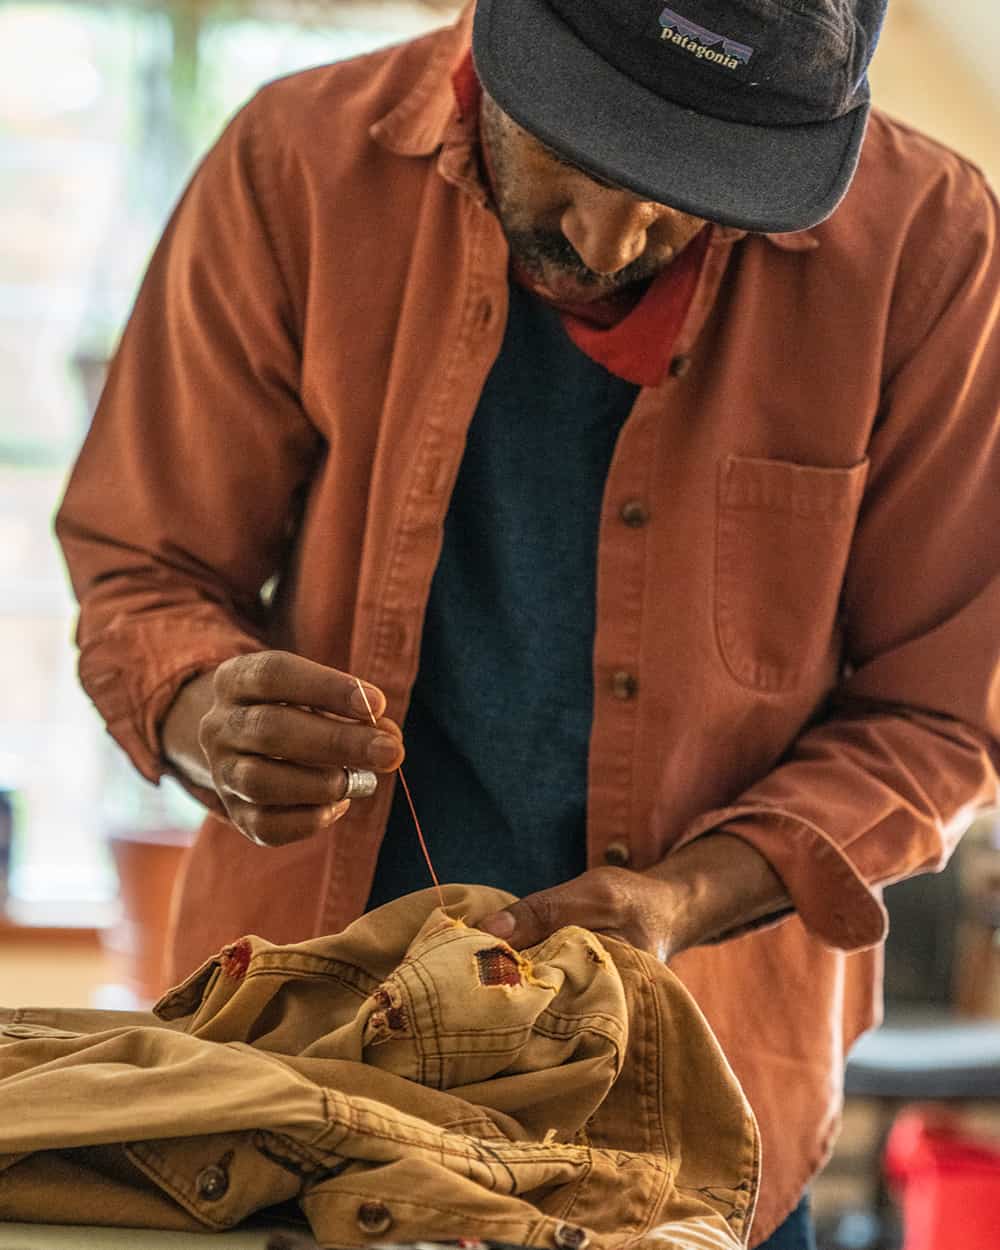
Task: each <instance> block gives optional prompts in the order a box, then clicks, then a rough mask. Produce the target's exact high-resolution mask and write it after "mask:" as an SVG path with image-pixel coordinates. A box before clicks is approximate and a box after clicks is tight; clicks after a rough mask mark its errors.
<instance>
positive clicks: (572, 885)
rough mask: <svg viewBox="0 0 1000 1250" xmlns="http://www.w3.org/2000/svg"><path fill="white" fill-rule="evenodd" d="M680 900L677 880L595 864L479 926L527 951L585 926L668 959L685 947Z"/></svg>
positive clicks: (499, 913) (529, 896)
mask: <svg viewBox="0 0 1000 1250" xmlns="http://www.w3.org/2000/svg"><path fill="white" fill-rule="evenodd" d="M678 903H679V899H678V895H677V891H676V890H675V889H674V887H673V885H672V884H668V883H666V882H663V881H656V880H654V879H653V878H651V877H644V876H642V875H640V874H639V873H637V872H630V871H629V870H628V869H626V868H591V869H590V870H589V871H587V872H585V873H582V874H581V875H580V876H579V877H574V878H573V879H572V880H571V881H566V882H564V883H563V884H562V885H557V886H553V887H552V889H549V890H539V891H538V893H537V894H529V895H528V896H527V897H525V898H522V899H521V900H520V901H519V902H516V903H512V904H511V905H510V907H508V908H506V909H505V910H504V911H498V912H494V913H493V914H492V915H491V916H487V917H486V919H485V920H482V921H480V922H479V923H478V924H477V926H476V927H477V928H478V929H483V930H485V931H486V932H487V933H492V934H493V935H494V936H495V937H499V938H503V940H504V941H505V942H509V943H510V945H511V946H513V947H514V948H515V949H516V950H523V949H524V948H525V947H528V946H534V945H536V944H537V943H538V942H542V941H544V940H545V938H547V937H548V936H549V935H550V934H552V933H555V932H556V930H557V929H561V928H562V927H563V926H564V925H569V924H575V925H581V926H582V927H583V928H585V929H591V930H593V931H594V932H595V933H598V934H600V933H606V934H609V935H610V936H612V937H617V938H622V939H623V940H624V941H626V942H629V943H630V944H631V945H632V946H637V947H639V948H640V949H641V950H644V951H648V952H649V953H650V954H651V955H655V956H656V958H657V959H662V960H664V961H665V960H667V959H669V958H670V957H671V956H672V955H675V954H676V953H677V951H678V950H679V949H680V945H679V942H678V943H677V944H675V933H674V926H673V924H672V922H673V921H674V920H675V919H679V917H676V915H675V914H676V912H677V910H678ZM679 936H680V935H679V934H677V935H676V938H677V939H679Z"/></svg>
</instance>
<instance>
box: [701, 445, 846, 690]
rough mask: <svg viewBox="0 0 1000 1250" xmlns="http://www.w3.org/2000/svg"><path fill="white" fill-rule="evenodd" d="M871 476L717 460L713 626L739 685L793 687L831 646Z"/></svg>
mask: <svg viewBox="0 0 1000 1250" xmlns="http://www.w3.org/2000/svg"><path fill="white" fill-rule="evenodd" d="M867 475H868V460H867V459H864V460H862V461H860V462H859V463H858V464H855V465H852V466H850V467H849V468H846V469H828V468H821V467H818V466H815V465H802V464H793V463H791V462H790V461H787V460H757V459H751V458H749V457H744V456H728V457H727V458H726V459H725V460H724V461H723V462H722V464H721V465H720V466H719V502H718V515H717V528H716V568H715V625H716V635H717V638H718V645H719V650H720V652H721V654H722V658H723V660H724V661H725V664H726V667H727V668H728V670H729V672H730V673H731V674H732V676H733V677H734V678H735V679H736V680H737V681H738V682H739V683H740V685H742V686H746V687H748V688H750V689H752V690H763V691H768V692H773V693H780V692H784V691H790V690H794V689H795V688H796V687H797V686H798V684H799V682H800V681H801V679H802V676H803V674H805V673H808V672H811V671H813V670H814V669H815V668H816V666H817V665H818V664H820V663H821V662H822V660H823V658H824V656H825V655H827V653H828V651H829V647H830V642H831V637H832V633H833V629H834V623H835V620H836V615H837V604H838V601H839V598H840V591H841V584H842V581H843V577H844V569H845V567H846V565H847V556H848V552H849V550H850V545H851V537H852V535H853V533H854V525H855V521H856V519H857V514H858V508H859V506H860V504H861V497H862V494H863V492H864V486H865V479H866V477H867Z"/></svg>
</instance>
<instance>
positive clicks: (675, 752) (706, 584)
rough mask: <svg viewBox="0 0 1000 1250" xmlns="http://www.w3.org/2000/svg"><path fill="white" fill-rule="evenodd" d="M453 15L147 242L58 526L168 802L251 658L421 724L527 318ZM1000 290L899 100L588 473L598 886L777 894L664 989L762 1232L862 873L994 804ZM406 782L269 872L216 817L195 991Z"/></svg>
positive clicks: (206, 840)
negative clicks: (789, 908)
mask: <svg viewBox="0 0 1000 1250" xmlns="http://www.w3.org/2000/svg"><path fill="white" fill-rule="evenodd" d="M468 24H469V15H468V13H467V14H466V15H465V16H464V17H463V18H462V19H461V20H460V22H459V23H458V25H457V26H456V27H454V28H452V29H450V30H448V31H445V32H441V33H437V34H434V35H431V36H428V37H425V38H423V39H420V40H417V41H415V42H412V43H409V44H405V45H403V46H401V47H398V48H395V49H392V50H388V51H384V52H380V53H377V54H375V55H372V56H368V57H364V58H361V59H358V60H354V61H349V62H345V63H342V64H339V65H335V66H332V67H324V68H321V69H317V70H311V71H308V72H306V73H302V74H298V75H293V76H292V77H289V78H286V79H284V80H282V81H280V82H278V83H275V84H273V85H271V86H269V87H267V88H265V89H264V90H263V91H262V92H261V93H260V94H259V95H258V96H257V97H256V98H255V99H254V100H253V101H252V102H251V103H250V104H249V105H248V106H247V107H246V108H245V109H244V110H243V111H242V112H241V113H240V114H239V115H238V116H237V117H236V119H235V120H234V121H233V123H232V124H231V125H230V126H229V128H228V130H227V131H226V133H225V134H224V135H223V137H222V139H221V140H220V141H219V143H218V144H217V145H216V146H215V148H214V149H213V151H212V152H211V153H210V154H209V156H208V157H207V159H206V161H205V162H204V164H203V165H202V167H201V169H200V170H199V172H198V173H197V175H196V177H195V179H194V181H193V183H192V185H191V187H190V188H189V190H188V191H187V193H186V195H185V196H184V198H183V200H182V202H181V203H180V205H179V207H178V209H177V211H176V213H175V215H174V217H173V219H172V221H171V223H170V225H169V227H168V229H167V231H166V233H165V235H164V238H163V240H162V242H161V244H160V246H159V248H158V250H157V252H156V254H155V256H154V258H153V261H152V263H151V266H150V270H149V273H148V275H147V277H146V280H145V283H144V285H143V288H142V292H141V294H140V296H139V299H138V302H137V305H136V308H135V311H134V314H133V316H132V318H131V321H130V323H129V326H128V328H127V330H126V332H125V335H124V338H123V341H122V344H121V347H120V350H119V352H118V354H117V357H116V359H115V361H114V363H113V366H112V369H111V373H110V378H109V382H108V385H107V388H106V391H105V394H104V397H103V400H102V402H101V405H100V408H99V410H98V413H97V415H96V418H95V421H94V425H93V429H92V431H91V433H90V435H89V437H88V439H87V441H86V444H85V446H84V448H83V451H82V453H81V456H80V459H79V462H78V465H77V467H76V470H75V472H74V474H73V477H72V479H71V481H70V484H69V487H68V491H67V494H66V498H65V501H64V503H63V506H62V509H61V512H60V515H59V518H58V522H57V524H58V532H59V536H60V538H61V541H62V543H63V546H64V549H65V553H66V558H67V560H68V563H69V567H70V570H71V573H72V577H73V581H74V585H75V588H76V591H77V593H78V595H79V598H80V601H81V605H82V612H81V617H80V626H79V643H80V648H81V659H80V673H81V678H82V681H83V683H84V685H85V687H86V689H87V690H88V691H89V693H90V694H91V696H92V697H93V699H94V702H95V703H96V704H97V706H98V708H99V709H100V711H101V713H102V715H103V716H104V718H105V720H106V721H107V724H108V727H109V729H110V731H111V733H112V734H113V735H114V736H115V737H116V738H117V740H118V741H119V742H120V743H121V744H122V746H123V747H124V748H125V749H126V750H127V751H128V752H129V753H130V755H131V756H132V758H133V760H134V761H135V763H136V765H137V766H138V767H139V768H140V769H141V770H142V772H143V773H144V774H145V775H146V776H147V777H150V778H156V777H158V776H159V775H160V774H161V773H162V772H163V771H164V769H165V763H164V761H163V759H162V757H161V754H160V749H159V742H158V727H159V724H160V722H161V720H162V718H163V715H164V713H165V711H166V709H167V707H168V706H169V704H170V702H171V700H172V699H173V697H174V695H175V694H176V692H177V690H178V689H179V687H180V685H181V684H182V683H183V682H184V681H185V680H187V679H188V678H190V677H191V676H192V675H193V674H196V673H199V672H201V671H204V670H206V669H210V668H212V667H214V666H215V665H216V664H218V663H219V662H220V661H222V660H223V659H226V658H228V657H230V656H232V655H234V654H237V653H240V652H248V651H252V650H255V649H260V648H263V647H282V648H288V649H291V650H295V651H297V652H299V653H301V654H303V655H306V656H309V657H311V658H312V659H315V660H317V661H320V662H323V663H326V664H329V665H333V666H336V667H337V668H341V669H345V670H347V671H349V672H352V673H357V674H361V675H363V676H364V677H365V678H367V679H368V680H369V681H372V682H374V683H376V684H377V685H379V686H380V687H381V688H382V689H383V690H384V691H385V692H386V694H387V696H388V701H389V712H390V714H391V715H392V716H393V717H394V718H395V719H397V720H399V721H400V722H401V721H402V720H403V717H404V715H405V712H406V708H407V701H408V697H409V691H410V688H411V686H412V683H413V680H414V674H415V670H416V665H417V661H418V657H419V651H420V633H421V623H422V618H423V611H424V606H425V603H426V597H427V593H428V587H429V585H430V581H431V577H432V574H433V571H434V567H435V561H436V559H437V555H438V551H439V549H440V544H441V535H442V525H443V521H444V517H445V514H446V511H447V508H448V501H449V494H450V490H451V487H452V484H453V483H454V480H455V476H456V473H457V471H458V466H459V463H460V461H461V457H462V449H463V442H464V438H465V432H466V429H467V427H468V424H469V422H470V420H471V418H472V415H473V413H474V411H475V408H476V404H477V401H478V398H479V394H480V391H481V389H482V386H483V382H484V380H485V378H486V376H487V374H488V372H489V370H490V367H491V365H492V363H493V361H494V359H495V358H496V355H497V352H498V349H499V345H500V342H501V338H502V335H503V329H504V324H505V313H506V300H507V268H508V256H507V249H506V244H505V241H504V238H503V235H502V232H501V230H500V226H499V224H498V222H497V220H496V218H495V217H494V215H493V214H492V213H491V212H490V210H489V207H488V204H487V201H486V197H485V195H484V193H483V190H482V187H481V185H480V182H479V180H478V176H477V172H476V162H475V153H474V145H473V142H472V138H471V137H470V135H469V133H468V130H467V128H463V127H462V125H461V124H460V122H459V120H458V118H457V116H456V108H455V100H454V95H453V92H452V85H451V79H450V74H451V71H452V70H453V68H454V67H455V65H456V64H457V63H458V62H459V60H460V59H461V57H462V55H463V54H464V51H465V49H466V47H467V45H468ZM998 276H1000V252H998V247H997V205H996V202H995V200H994V198H993V197H992V195H991V193H990V192H989V191H988V189H987V188H986V186H985V185H984V182H983V179H982V177H981V175H980V174H979V173H978V172H977V171H976V170H975V169H974V168H972V167H971V166H970V165H968V164H967V163H966V162H965V161H963V160H962V159H960V158H959V157H957V156H955V155H954V154H952V153H951V152H949V151H947V150H945V149H943V148H942V147H940V146H939V145H937V144H936V143H934V142H932V141H930V140H928V139H926V138H924V137H922V136H921V135H919V134H916V133H914V132H912V131H911V130H909V129H907V128H906V127H905V126H902V125H900V124H898V123H895V122H893V121H891V120H889V119H888V118H886V117H884V116H882V115H880V114H879V113H877V112H876V113H875V114H874V115H873V117H872V120H871V123H870V126H869V130H868V136H867V139H866V143H865V147H864V152H863V156H862V160H861V165H860V168H859V171H858V175H857V178H856V180H855V182H854V185H853V188H852V190H851V191H850V193H849V194H848V196H847V198H846V199H845V200H844V202H843V204H842V205H841V206H840V208H839V209H838V210H837V211H836V213H835V214H834V215H833V216H832V217H831V218H830V219H829V220H828V221H826V222H824V223H823V224H822V225H820V226H818V227H816V228H815V229H813V230H811V231H807V232H802V233H798V234H793V235H785V236H781V235H772V236H747V235H744V234H743V233H742V232H739V231H734V230H726V229H715V230H713V231H712V233H711V238H710V240H709V242H708V251H707V255H706V258H705V261H704V264H703V265H702V267H701V272H700V275H699V277H698V284H697V288H696V290H695V293H694V297H693V299H692V301H691V304H690V307H689V309H688V312H687V315H686V318H685V320H684V324H683V325H682V327H681V328H680V331H679V333H678V336H677V340H676V343H675V346H674V356H673V360H672V362H671V366H670V369H669V372H668V375H667V377H666V378H665V379H664V380H663V381H662V382H660V384H659V385H656V386H649V387H646V388H644V389H643V390H642V391H641V392H640V395H639V398H638V400H637V402H636V404H635V407H634V409H633V411H632V413H631V415H630V417H629V419H628V421H627V422H626V424H625V426H624V428H623V431H622V433H621V436H620V438H619V441H618V444H617V448H616V451H615V456H614V459H613V462H612V466H611V470H610V473H609V476H608V480H607V488H606V493H605V499H604V505H603V512H602V518H601V527H600V537H599V549H598V602H597V632H596V637H595V643H594V677H595V703H594V720H593V731H592V738H591V755H590V773H589V794H588V854H589V858H590V862H591V863H594V864H598V863H601V862H603V861H604V859H605V857H606V856H607V855H609V856H611V857H613V858H615V860H616V862H621V860H622V859H623V858H624V857H627V858H628V862H629V863H630V864H631V865H632V866H633V867H635V868H643V867H645V866H647V865H649V864H652V863H654V862H656V861H657V860H659V859H660V858H662V857H663V856H664V855H665V854H668V853H669V852H670V851H671V849H672V848H675V847H677V846H679V845H680V844H682V843H683V842H685V841H687V840H689V839H691V838H694V837H697V836H699V835H700V834H703V833H705V832H706V831H709V830H713V829H718V828H720V827H722V826H725V828H726V829H727V830H728V831H730V832H733V833H736V834H738V835H739V836H741V837H743V838H745V839H747V840H748V841H749V842H751V843H752V844H753V845H754V846H756V847H757V848H758V849H759V850H760V851H761V852H763V854H764V855H765V856H767V858H768V859H769V860H770V862H771V863H772V864H773V865H774V867H775V868H776V870H777V871H778V873H779V874H780V875H781V876H782V878H783V880H784V881H785V883H786V886H787V888H788V890H789V891H790V893H791V895H792V898H793V900H794V903H795V908H796V912H795V914H794V915H792V916H790V917H788V918H787V919H785V920H783V921H782V922H781V923H778V924H776V925H773V926H771V927H770V928H767V929H765V930H763V931H759V932H755V933H751V934H748V935H746V936H743V937H740V938H737V939H735V940H731V941H729V942H725V943H722V944H720V945H717V946H712V947H706V948H702V949H698V950H693V951H690V952H687V953H686V954H684V955H682V956H681V957H679V958H678V959H677V961H676V965H675V967H676V971H677V972H678V973H679V975H680V976H681V977H682V979H683V980H684V981H685V982H686V984H687V985H688V986H689V987H690V988H691V989H692V991H693V993H694V995H695V997H696V999H697V1000H698V1002H699V1004H700V1006H701V1007H702V1009H703V1011H704V1012H705V1014H706V1015H707V1017H708V1019H709V1021H710V1023H711V1024H712V1026H713V1028H714V1029H715V1031H716V1034H717V1036H718V1037H719V1039H720V1041H721V1043H722V1046H723V1047H724V1049H725V1051H726V1053H727V1055H728V1056H729V1059H730V1061H731V1063H732V1065H733V1067H734V1069H735V1071H736V1073H737V1074H738V1076H739V1077H740V1079H741V1081H742V1082H743V1084H744V1087H745V1089H746V1091H747V1093H748V1095H749V1097H750V1101H751V1103H752V1104H753V1106H754V1108H755V1110H756V1112H757V1115H758V1118H759V1120H760V1125H761V1130H762V1136H763V1143H764V1180H763V1187H762V1191H761V1198H760V1203H759V1207H758V1216H757V1221H756V1223H755V1226H754V1241H755V1242H756V1241H760V1240H763V1238H764V1237H765V1236H766V1235H767V1234H768V1233H769V1232H770V1231H771V1230H772V1229H773V1228H774V1227H775V1226H776V1225H777V1224H778V1223H780V1222H781V1220H782V1218H783V1217H784V1216H785V1215H786V1214H787V1213H788V1211H789V1210H790V1209H791V1207H792V1206H793V1205H794V1204H795V1202H796V1201H797V1199H798V1197H799V1194H800V1193H801V1191H802V1189H803V1187H804V1185H805V1184H806V1183H807V1181H808V1179H809V1177H810V1176H811V1175H812V1173H813V1172H815V1170H816V1169H817V1168H818V1167H819V1166H820V1165H821V1164H822V1162H823V1160H824V1158H825V1156H826V1154H827V1152H828V1149H829V1147H830V1144H831V1140H832V1136H833V1134H834V1132H835V1127H836V1120H837V1112H838V1106H839V1097H840V1095H839V1088H840V1080H841V1067H842V1061H843V1057H844V1052H845V1047H846V1046H847V1045H849V1043H850V1042H851V1040H852V1039H853V1038H854V1037H855V1036H856V1035H857V1034H858V1032H859V1031H861V1030H863V1029H864V1028H866V1027H867V1026H869V1025H870V1024H871V1023H872V1022H873V1020H874V1019H875V1018H876V1016H877V1012H878V1001H879V951H878V944H879V942H880V940H881V938H882V937H883V934H884V930H885V913H884V910H883V906H882V903H881V900H880V895H879V887H880V885H881V884H883V883H885V882H889V881H893V880H896V879H898V878H900V877H904V876H906V875H907V874H910V873H913V872H916V871H918V870H920V869H925V868H930V867H934V866H937V865H940V864H941V863H942V861H943V859H944V858H945V857H946V856H947V854H948V852H949V850H950V848H951V847H952V846H953V844H954V842H955V841H956V839H957V838H958V836H959V835H960V833H961V831H962V829H963V828H964V826H965V824H966V822H967V821H968V819H969V817H970V815H971V813H972V812H973V811H974V809H975V808H976V807H977V805H981V804H983V803H987V802H991V801H995V799H996V796H997V774H996V771H995V767H994V763H993V762H992V761H995V759H996V755H995V750H996V747H995V743H996V733H997V727H998V722H1000V679H998V648H1000V578H998V576H997V567H998V564H1000V544H998V542H997V535H998V534H1000V482H998V454H997V452H998V424H1000V423H998V412H997V408H998V396H1000V334H998V324H997V323H998V304H1000V301H998ZM571 523H572V518H567V524H571ZM276 575H277V577H278V581H277V586H276V589H274V591H273V594H264V595H262V587H264V586H265V585H268V584H269V585H271V586H272V587H273V582H272V580H271V579H273V578H274V577H275V576H276ZM202 797H203V798H204V799H205V801H206V802H207V803H208V804H209V806H210V807H213V808H214V809H215V811H216V812H218V811H219V808H218V804H217V803H216V802H215V801H214V798H213V796H212V795H210V794H203V795H202ZM390 798H391V795H390V786H388V785H383V786H382V787H381V788H380V791H379V794H378V795H377V797H376V798H375V799H373V800H372V801H370V802H366V803H357V804H355V805H354V807H353V809H352V811H351V813H350V815H349V816H348V817H347V818H345V819H344V820H342V821H341V822H339V823H338V824H337V825H336V826H335V827H334V828H333V829H332V830H331V831H330V834H329V836H328V837H326V838H323V839H317V840H313V841H309V842H305V843H300V844H298V845H295V846H291V847H287V848H284V849H281V850H264V849H261V848H258V847H256V846H253V845H251V844H250V843H249V842H247V841H245V840H244V839H243V838H242V837H241V836H240V835H239V834H238V833H236V831H235V830H234V829H233V828H232V827H231V826H230V825H229V824H227V822H226V821H225V820H224V819H222V818H221V817H219V816H218V815H212V816H210V817H209V818H208V820H207V822H206V824H205V827H204V828H203V830H202V832H201V834H200V836H199V839H198V842H197V845H196V846H195V848H194V850H193V853H192V854H191V856H190V857H189V859H188V862H187V866H186V872H185V875H184V879H183V882H182V888H181V890H180V893H179V896H178V898H177V900H176V908H175V920H176V935H175V944H174V960H175V971H176V972H178V973H180V972H186V971H188V970H189V969H190V968H191V967H192V966H193V965H195V964H196V963H197V962H199V961H200V960H201V959H203V958H204V957H205V956H207V955H209V954H211V953H212V952H213V951H215V950H216V949H218V948H219V947H220V946H221V945H223V944H224V943H225V942H226V941H228V940H231V939H232V938H233V937H235V936H236V935H238V934H242V933H247V932H254V933H258V934H260V935H262V936H264V937H266V938H268V939H270V940H271V941H275V942H289V941H295V940H298V939H305V938H307V937H310V936H312V935H315V934H320V933H326V932H331V931H334V930H338V929H340V928H341V927H342V926H343V925H344V924H345V923H347V922H348V921H350V920H351V919H353V918H354V917H355V916H357V915H358V913H359V911H360V910H361V909H362V907H363V905H364V902H365V899H366V897H367V893H368V888H369V883H370V880H371V875H372V871H373V867H374V864H375V860H376V856H377V851H378V845H379V839H380V836H381V832H382V829H383V826H384V822H385V817H386V813H387V810H388V807H389V802H390ZM427 823H428V824H429V825H432V819H431V818H430V817H428V820H427Z"/></svg>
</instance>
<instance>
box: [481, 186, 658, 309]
mask: <svg viewBox="0 0 1000 1250" xmlns="http://www.w3.org/2000/svg"><path fill="white" fill-rule="evenodd" d="M498 207H499V208H500V224H501V226H502V227H503V231H504V235H505V236H506V238H507V245H508V247H509V248H510V254H511V256H512V257H513V259H514V260H515V262H516V263H517V265H518V266H519V267H520V268H521V269H522V270H523V271H524V273H525V274H527V276H528V277H529V278H531V279H533V280H535V281H537V282H544V281H545V276H546V273H549V274H551V273H552V271H553V270H554V271H555V272H556V273H557V274H559V275H561V276H563V277H565V278H569V279H571V280H572V281H573V282H576V283H578V284H579V285H580V286H582V287H587V288H589V289H590V290H592V291H593V293H594V295H595V296H604V295H613V294H615V293H617V292H619V291H623V290H626V289H627V288H629V287H632V286H635V285H637V284H639V283H642V282H646V281H647V280H648V279H649V278H651V277H652V276H653V275H654V274H655V273H656V272H657V271H658V270H659V269H660V268H661V267H662V262H657V261H656V260H653V259H652V258H651V257H649V256H647V255H645V254H644V255H642V256H637V257H636V258H635V260H634V261H632V262H631V264H628V265H626V266H625V268H624V269H619V270H618V272H617V273H613V274H607V273H597V272H596V271H595V270H593V269H591V268H589V267H588V266H587V265H586V264H584V262H583V260H582V259H581V258H580V255H579V253H578V252H577V251H576V249H575V248H574V247H573V245H572V243H570V241H569V240H568V239H567V238H566V236H565V235H564V234H562V233H560V232H559V231H556V230H541V229H530V228H529V229H525V228H518V227H516V226H513V225H508V223H507V222H506V221H505V219H504V212H503V206H502V205H499V206H498Z"/></svg>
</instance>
